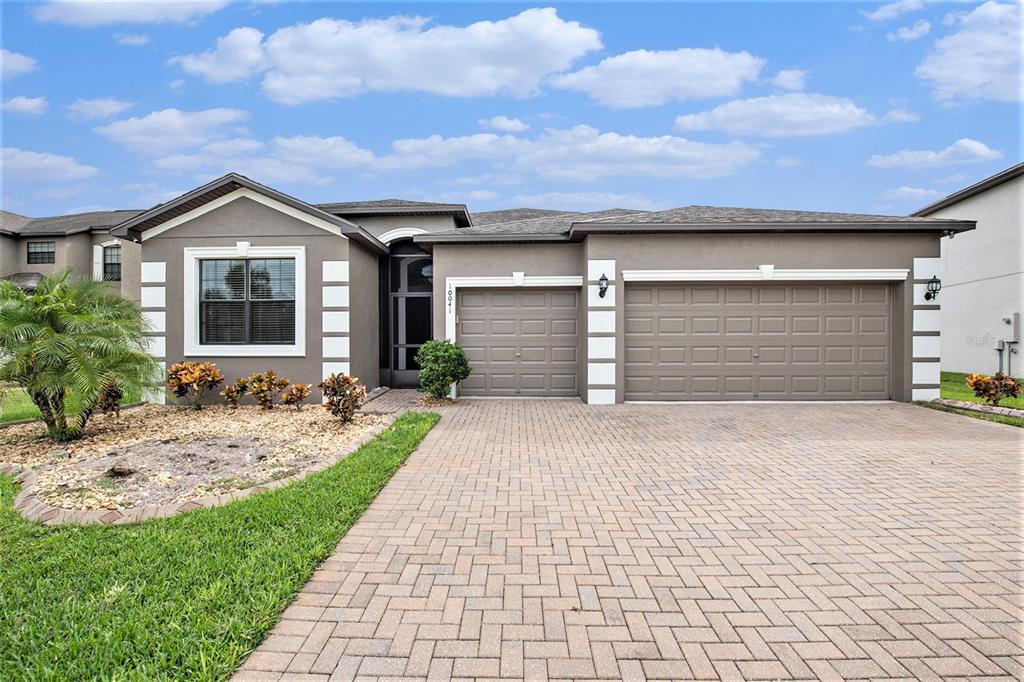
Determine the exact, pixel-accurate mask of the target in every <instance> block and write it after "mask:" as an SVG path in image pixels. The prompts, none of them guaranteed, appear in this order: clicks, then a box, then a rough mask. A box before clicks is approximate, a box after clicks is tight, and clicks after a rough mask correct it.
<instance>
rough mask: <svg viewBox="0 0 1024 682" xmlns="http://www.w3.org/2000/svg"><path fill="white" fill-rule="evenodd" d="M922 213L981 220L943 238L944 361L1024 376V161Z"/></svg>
mask: <svg viewBox="0 0 1024 682" xmlns="http://www.w3.org/2000/svg"><path fill="white" fill-rule="evenodd" d="M914 215H915V216H920V217H931V218H956V219H964V220H975V221H977V223H978V229H977V230H976V231H974V232H971V233H970V234H965V235H958V236H957V237H956V239H944V240H943V241H942V261H943V274H942V290H941V292H940V293H939V299H940V300H941V301H942V368H943V369H944V370H948V371H952V372H984V373H987V374H992V373H994V372H995V371H997V370H999V369H1002V370H1004V371H1008V372H1012V373H1013V374H1015V375H1017V376H1021V375H1024V356H1022V355H1021V353H1020V345H1021V344H1020V342H1021V338H1020V337H1021V317H1022V316H1024V163H1019V164H1017V165H1016V166H1013V167H1012V168H1007V169H1006V170H1004V171H1003V172H1001V173H997V174H995V175H993V176H992V177H989V178H986V179H984V180H982V181H981V182H978V183H975V184H973V185H971V186H970V187H967V188H965V189H962V190H960V191H959V192H954V193H953V194H951V195H949V196H948V197H946V198H945V199H941V200H940V201H936V202H935V203H934V204H931V205H930V206H926V207H924V208H922V209H921V210H920V211H917V212H916V213H914ZM1000 347H1001V348H1000Z"/></svg>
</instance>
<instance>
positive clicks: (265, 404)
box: [249, 369, 291, 410]
mask: <svg viewBox="0 0 1024 682" xmlns="http://www.w3.org/2000/svg"><path fill="white" fill-rule="evenodd" d="M290 383H291V382H290V381H289V380H288V377H279V376H277V372H275V371H274V370H272V369H268V370H267V371H266V372H259V373H256V374H253V375H252V376H250V377H249V393H251V394H252V397H253V398H255V399H256V402H257V403H259V404H260V407H262V408H263V409H264V410H272V409H274V399H275V398H277V394H278V393H280V392H281V391H283V390H284V389H285V388H287V387H288V384H290Z"/></svg>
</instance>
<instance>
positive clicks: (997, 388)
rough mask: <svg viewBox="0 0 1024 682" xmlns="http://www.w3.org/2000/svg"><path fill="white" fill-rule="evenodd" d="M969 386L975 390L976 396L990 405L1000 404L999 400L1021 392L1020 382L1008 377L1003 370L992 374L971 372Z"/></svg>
mask: <svg viewBox="0 0 1024 682" xmlns="http://www.w3.org/2000/svg"><path fill="white" fill-rule="evenodd" d="M967 387H968V388H970V389H971V390H972V391H974V395H975V396H976V397H978V398H981V399H982V400H984V401H985V402H986V403H988V404H989V405H998V404H999V401H1001V400H1003V399H1005V398H1016V397H1017V396H1018V395H1019V394H1020V384H1018V383H1017V381H1016V380H1015V379H1014V378H1013V377H1008V376H1006V375H1005V374H1003V373H1002V372H996V373H995V374H993V375H992V376H988V375H987V374H969V375H968V376H967Z"/></svg>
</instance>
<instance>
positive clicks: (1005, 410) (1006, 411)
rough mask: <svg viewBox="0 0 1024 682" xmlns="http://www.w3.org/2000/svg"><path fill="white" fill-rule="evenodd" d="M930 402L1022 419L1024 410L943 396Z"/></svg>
mask: <svg viewBox="0 0 1024 682" xmlns="http://www.w3.org/2000/svg"><path fill="white" fill-rule="evenodd" d="M932 402H933V403H937V404H939V405H945V406H946V407H955V408H957V409H958V410H970V411H971V412H984V413H985V414H1001V415H1003V416H1004V417H1020V418H1021V419H1024V410H1016V409H1014V408H1012V407H1002V406H993V405H982V404H981V403H969V402H966V401H964V400H946V399H945V398H936V399H935V400H933V401H932Z"/></svg>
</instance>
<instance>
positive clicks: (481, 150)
mask: <svg viewBox="0 0 1024 682" xmlns="http://www.w3.org/2000/svg"><path fill="white" fill-rule="evenodd" d="M527 144H529V143H528V142H527V141H525V140H521V139H520V138H518V137H515V136H513V135H495V134H494V133H477V134H475V135H465V136H462V137H442V136H440V135H431V136H429V137H422V138H408V139H401V140H395V141H394V142H392V143H391V147H392V149H393V153H392V154H390V155H389V156H385V157H382V158H380V159H378V160H377V164H376V165H377V167H378V168H380V169H382V170H409V169H412V168H423V167H427V166H434V167H437V166H454V165H456V164H458V163H461V162H463V161H470V160H481V159H491V160H499V159H508V158H512V157H514V156H515V155H516V154H518V153H519V151H520V150H521V149H522V148H524V147H525V146H526V145H527Z"/></svg>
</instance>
